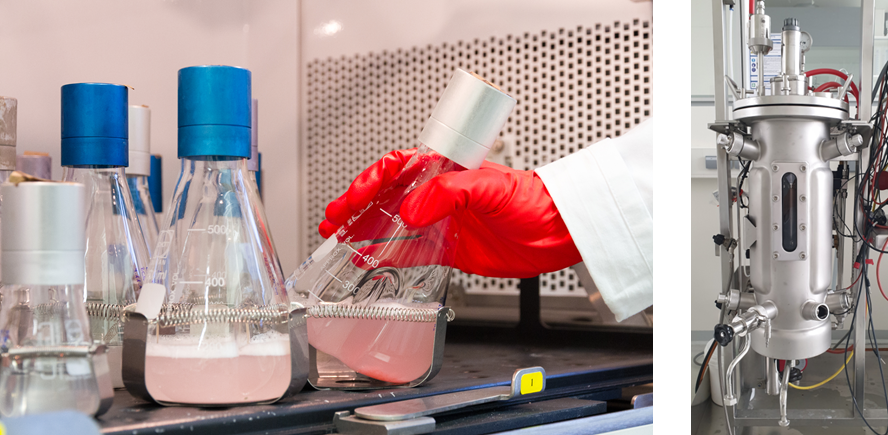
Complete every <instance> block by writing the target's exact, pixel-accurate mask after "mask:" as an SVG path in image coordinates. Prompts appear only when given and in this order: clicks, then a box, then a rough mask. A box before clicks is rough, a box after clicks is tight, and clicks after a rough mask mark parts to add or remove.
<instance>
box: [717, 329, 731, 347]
mask: <svg viewBox="0 0 888 435" xmlns="http://www.w3.org/2000/svg"><path fill="white" fill-rule="evenodd" d="M713 336H714V338H715V341H717V342H718V344H720V345H722V346H727V345H728V343H730V342H731V341H733V340H734V328H732V327H731V325H725V324H722V325H715V334H713Z"/></svg>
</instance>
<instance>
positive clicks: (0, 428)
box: [0, 421, 8, 435]
mask: <svg viewBox="0 0 888 435" xmlns="http://www.w3.org/2000/svg"><path fill="white" fill-rule="evenodd" d="M7 433H8V432H6V425H5V424H3V422H2V421H0V435H6V434H7Z"/></svg>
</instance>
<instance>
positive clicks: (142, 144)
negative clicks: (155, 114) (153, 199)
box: [126, 105, 151, 176]
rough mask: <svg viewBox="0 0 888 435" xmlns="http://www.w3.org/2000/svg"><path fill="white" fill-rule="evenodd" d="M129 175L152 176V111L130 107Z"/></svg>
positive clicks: (139, 107) (144, 107)
mask: <svg viewBox="0 0 888 435" xmlns="http://www.w3.org/2000/svg"><path fill="white" fill-rule="evenodd" d="M126 173H127V174H129V175H146V176H147V175H151V109H149V108H148V106H138V105H131V106H129V167H128V168H126Z"/></svg>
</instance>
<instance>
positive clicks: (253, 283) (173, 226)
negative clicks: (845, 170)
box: [125, 66, 307, 406]
mask: <svg viewBox="0 0 888 435" xmlns="http://www.w3.org/2000/svg"><path fill="white" fill-rule="evenodd" d="M250 88H251V87H250V72H249V71H248V70H246V69H241V68H235V67H229V66H197V67H189V68H183V69H181V70H179V157H180V158H181V162H182V163H181V164H182V172H181V174H180V176H179V181H178V183H177V184H176V192H175V193H174V195H173V198H172V202H171V205H170V206H169V208H168V209H167V212H166V216H165V218H164V220H163V222H162V225H161V228H160V229H161V231H160V235H159V237H158V243H157V246H156V249H155V251H154V253H153V256H152V260H151V265H150V267H149V271H148V282H149V283H151V284H149V285H150V286H151V287H150V288H152V289H153V288H154V286H155V285H161V286H163V289H164V290H165V292H166V293H165V296H164V303H163V305H162V308H161V311H160V315H159V316H158V317H157V321H155V322H152V323H150V324H148V326H147V337H148V341H147V344H146V348H145V353H144V355H145V362H144V384H145V385H144V389H145V390H146V391H147V393H148V395H150V397H151V398H152V399H153V400H155V401H157V402H159V403H161V404H189V405H197V406H222V405H232V404H250V403H270V402H274V401H276V400H278V399H279V398H281V397H282V396H283V395H284V393H285V392H286V391H287V389H288V387H289V386H290V383H291V377H292V376H295V374H294V373H293V372H291V334H292V331H291V330H290V329H289V327H288V321H289V312H290V311H289V304H288V301H287V295H286V292H285V291H284V280H283V274H282V272H281V269H280V264H279V261H278V259H277V257H276V255H275V253H274V250H273V247H272V244H271V236H270V233H269V230H268V223H267V221H265V219H264V212H263V211H262V205H261V202H260V200H259V197H258V195H257V193H256V190H255V188H254V187H253V186H255V184H254V183H252V182H251V181H250V180H249V177H250V176H251V174H250V173H249V171H248V170H247V163H246V159H247V158H248V157H249V156H250V124H251V121H250V112H251V109H250ZM146 288H147V287H146ZM140 303H141V301H140ZM300 317H301V316H300ZM125 357H126V358H128V357H129V353H127V355H126V356H125ZM301 357H303V358H305V359H306V361H307V356H305V355H304V353H302V354H301ZM302 364H303V366H304V364H305V363H304V362H303V363H302ZM301 382H302V383H303V384H304V382H305V379H304V377H303V378H302V380H301ZM127 387H128V388H129V383H128V384H127ZM134 391H135V389H134Z"/></svg>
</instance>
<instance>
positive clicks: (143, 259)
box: [62, 83, 150, 388]
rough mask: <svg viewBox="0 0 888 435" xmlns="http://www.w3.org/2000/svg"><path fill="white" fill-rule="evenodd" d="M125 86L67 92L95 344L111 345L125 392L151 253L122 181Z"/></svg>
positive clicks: (65, 146) (67, 146)
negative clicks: (127, 335)
mask: <svg viewBox="0 0 888 435" xmlns="http://www.w3.org/2000/svg"><path fill="white" fill-rule="evenodd" d="M127 91H128V89H127V87H126V86H121V85H112V84H105V83H77V84H70V85H65V86H62V166H63V167H64V171H63V174H62V180H64V181H67V182H75V183H80V184H83V185H84V188H85V189H86V203H87V208H86V252H85V254H84V262H85V268H84V274H85V277H86V278H85V281H84V293H85V296H84V297H85V301H86V310H87V313H88V314H89V316H90V331H91V335H92V338H93V340H95V341H96V342H99V343H103V344H105V345H107V346H108V359H109V364H110V367H111V377H112V380H113V383H114V388H123V386H124V385H123V379H122V377H121V361H122V352H123V348H122V346H123V341H122V340H123V322H124V320H125V318H126V312H127V311H132V310H133V309H134V307H135V303H136V298H137V297H138V295H139V290H140V289H141V287H142V276H143V274H144V273H145V270H146V268H147V266H148V260H149V258H150V257H149V255H148V246H147V244H146V243H145V236H144V235H143V234H142V229H141V227H140V226H139V218H138V215H137V214H136V211H135V207H134V206H133V200H132V195H131V194H130V190H129V185H128V184H127V181H126V175H125V174H124V167H125V166H127V164H128V155H127V137H128V127H127V124H128V122H127V120H128V109H127Z"/></svg>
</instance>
